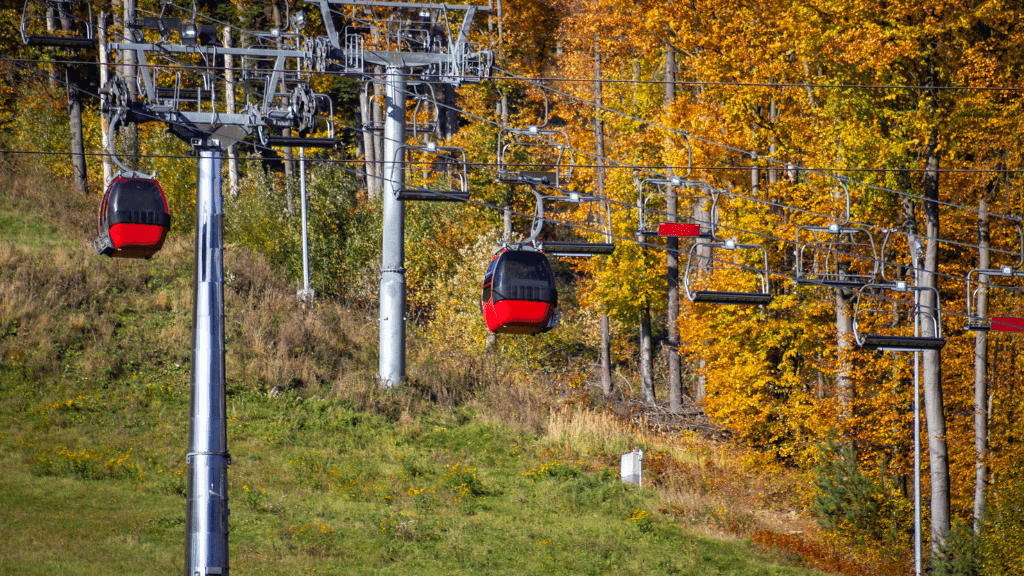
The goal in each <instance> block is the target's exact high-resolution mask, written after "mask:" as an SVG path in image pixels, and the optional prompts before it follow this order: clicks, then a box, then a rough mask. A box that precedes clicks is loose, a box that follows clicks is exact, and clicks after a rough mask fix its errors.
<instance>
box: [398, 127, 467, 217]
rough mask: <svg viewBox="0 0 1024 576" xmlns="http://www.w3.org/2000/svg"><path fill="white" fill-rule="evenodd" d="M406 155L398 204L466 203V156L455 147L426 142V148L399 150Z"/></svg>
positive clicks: (406, 147)
mask: <svg viewBox="0 0 1024 576" xmlns="http://www.w3.org/2000/svg"><path fill="white" fill-rule="evenodd" d="M403 150H405V151H407V152H408V155H409V157H408V158H406V162H405V165H406V166H407V167H408V169H407V170H406V174H405V180H404V182H405V186H403V187H402V188H399V190H398V199H399V200H424V201H433V202H465V201H466V200H468V199H469V184H468V182H469V181H468V179H467V177H466V164H467V161H466V152H465V151H464V150H463V149H462V148H458V147H455V146H438V145H436V144H435V143H433V142H428V143H427V144H426V145H425V146H412V145H405V146H401V147H399V152H398V153H399V156H400V157H401V154H402V151H403Z"/></svg>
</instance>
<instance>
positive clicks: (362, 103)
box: [359, 83, 381, 200]
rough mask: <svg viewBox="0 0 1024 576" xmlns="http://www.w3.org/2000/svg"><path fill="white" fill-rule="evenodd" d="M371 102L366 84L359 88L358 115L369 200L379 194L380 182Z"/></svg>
mask: <svg viewBox="0 0 1024 576" xmlns="http://www.w3.org/2000/svg"><path fill="white" fill-rule="evenodd" d="M372 106H373V103H372V102H371V99H370V95H369V90H368V86H367V85H366V84H365V83H364V84H363V86H362V87H361V88H360V89H359V116H360V121H361V122H362V124H363V166H364V168H365V170H366V197H367V198H368V199H370V200H373V199H375V198H377V197H378V196H379V195H380V189H381V183H380V179H379V178H378V176H379V174H378V173H377V156H376V151H377V147H376V146H374V144H373V134H374V132H373V127H374V122H373V108H372Z"/></svg>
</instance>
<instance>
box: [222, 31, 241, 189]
mask: <svg viewBox="0 0 1024 576" xmlns="http://www.w3.org/2000/svg"><path fill="white" fill-rule="evenodd" d="M224 47H225V48H232V47H234V42H233V41H232V37H231V28H230V27H225V28H224ZM224 84H225V86H224V102H225V105H226V111H227V113H228V114H234V113H235V57H234V56H232V55H231V54H225V55H224ZM227 156H228V189H229V190H230V191H231V195H232V196H234V197H236V198H237V197H238V144H232V145H231V146H228V150H227Z"/></svg>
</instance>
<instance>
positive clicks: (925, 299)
mask: <svg viewBox="0 0 1024 576" xmlns="http://www.w3.org/2000/svg"><path fill="white" fill-rule="evenodd" d="M938 169H939V157H938V133H937V131H936V129H934V128H933V129H932V131H931V134H930V136H929V138H928V145H927V146H926V148H925V173H924V197H925V205H924V206H925V236H926V237H927V240H928V243H927V245H926V248H925V256H924V270H922V274H921V285H922V286H930V287H936V276H935V274H936V272H937V270H938V255H939V205H938V199H939V172H938ZM921 296H922V298H921V300H922V310H924V311H927V312H930V313H932V314H935V313H936V312H935V311H936V310H937V309H938V307H939V302H936V301H935V295H934V294H932V293H931V292H922V293H921ZM935 332H936V330H935V329H933V327H932V325H931V323H930V322H923V323H922V325H921V335H922V336H925V337H934V336H936V334H935ZM921 368H922V369H921V372H922V374H921V380H922V383H921V386H922V389H923V391H924V404H925V418H926V425H927V428H928V462H929V466H930V471H931V543H932V554H933V555H934V556H939V555H941V553H942V552H941V551H942V548H943V546H944V545H945V543H946V536H947V535H949V460H948V453H947V449H946V417H945V414H944V412H943V401H942V371H941V364H940V356H939V352H938V351H936V350H928V351H925V352H924V353H923V354H922V366H921Z"/></svg>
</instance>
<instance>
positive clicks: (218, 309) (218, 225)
mask: <svg viewBox="0 0 1024 576" xmlns="http://www.w3.org/2000/svg"><path fill="white" fill-rule="evenodd" d="M213 144H214V145H213V146H211V145H209V143H206V142H203V143H196V151H197V153H198V156H199V169H198V174H197V178H196V180H197V183H196V231H195V234H196V258H195V263H196V270H195V308H194V314H193V337H192V402H191V420H190V426H189V451H188V455H187V456H186V457H185V460H186V462H187V464H188V505H187V510H186V513H185V576H207V575H209V574H222V575H226V574H228V464H230V463H231V457H230V456H229V455H228V451H227V428H226V420H227V410H226V406H225V393H224V257H223V254H224V234H223V220H224V204H223V196H222V193H221V173H220V171H221V150H220V148H219V147H218V146H216V144H217V143H216V142H214V143H213Z"/></svg>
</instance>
